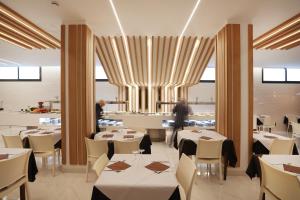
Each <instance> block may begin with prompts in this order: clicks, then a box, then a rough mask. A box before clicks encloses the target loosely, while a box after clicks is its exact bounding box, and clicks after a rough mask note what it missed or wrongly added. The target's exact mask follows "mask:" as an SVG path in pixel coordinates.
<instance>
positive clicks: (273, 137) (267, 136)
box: [264, 135, 278, 139]
mask: <svg viewBox="0 0 300 200" xmlns="http://www.w3.org/2000/svg"><path fill="white" fill-rule="evenodd" d="M264 137H265V138H269V139H276V138H278V137H276V136H272V135H264Z"/></svg>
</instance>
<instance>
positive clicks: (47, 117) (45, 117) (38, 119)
mask: <svg viewBox="0 0 300 200" xmlns="http://www.w3.org/2000/svg"><path fill="white" fill-rule="evenodd" d="M51 120H54V121H56V122H57V121H59V123H60V114H57V113H25V112H17V111H0V126H39V125H41V124H43V123H46V122H49V121H51Z"/></svg>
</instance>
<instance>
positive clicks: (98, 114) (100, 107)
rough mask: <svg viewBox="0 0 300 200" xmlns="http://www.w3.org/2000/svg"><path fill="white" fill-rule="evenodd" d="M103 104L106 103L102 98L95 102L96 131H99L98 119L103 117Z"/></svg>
mask: <svg viewBox="0 0 300 200" xmlns="http://www.w3.org/2000/svg"><path fill="white" fill-rule="evenodd" d="M105 104H106V103H105V101H104V100H103V99H101V100H100V101H99V102H98V103H96V132H100V128H99V124H98V120H99V119H102V118H103V112H104V111H103V107H104V106H105Z"/></svg>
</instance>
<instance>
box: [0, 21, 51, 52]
mask: <svg viewBox="0 0 300 200" xmlns="http://www.w3.org/2000/svg"><path fill="white" fill-rule="evenodd" d="M0 25H2V26H4V27H5V28H8V29H10V30H11V31H13V32H15V33H17V34H19V35H22V36H23V37H26V38H27V39H29V40H32V41H34V42H35V43H37V44H39V45H41V46H43V47H44V48H51V47H50V46H48V45H46V44H44V43H42V42H40V41H38V40H36V39H35V38H33V37H32V36H29V35H27V34H25V33H24V32H21V31H19V30H17V29H15V28H13V27H11V26H9V25H7V24H5V23H3V22H1V21H0Z"/></svg>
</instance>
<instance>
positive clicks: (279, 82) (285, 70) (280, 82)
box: [261, 67, 300, 84]
mask: <svg viewBox="0 0 300 200" xmlns="http://www.w3.org/2000/svg"><path fill="white" fill-rule="evenodd" d="M267 68H272V67H263V68H262V72H261V82H262V83H267V84H268V83H271V84H300V81H288V80H287V70H288V69H289V68H288V67H280V68H278V69H284V81H264V69H267ZM297 69H300V68H297Z"/></svg>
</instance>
